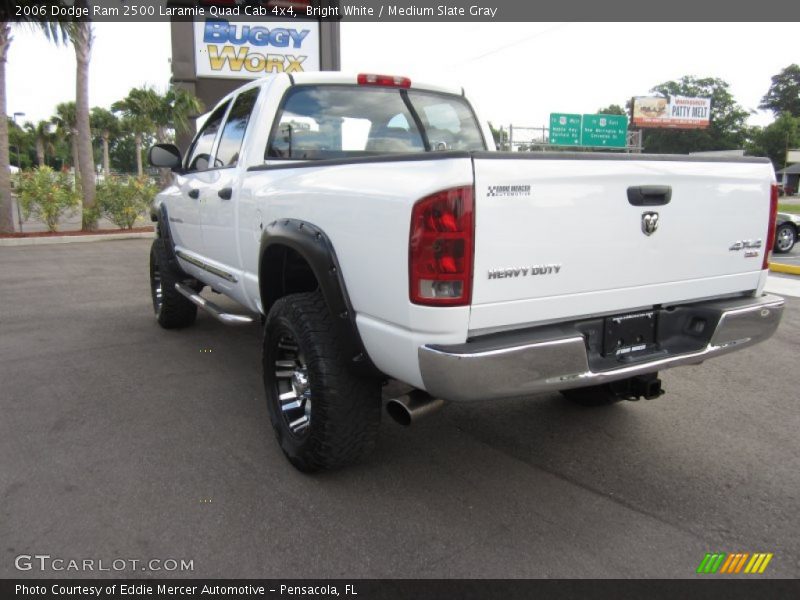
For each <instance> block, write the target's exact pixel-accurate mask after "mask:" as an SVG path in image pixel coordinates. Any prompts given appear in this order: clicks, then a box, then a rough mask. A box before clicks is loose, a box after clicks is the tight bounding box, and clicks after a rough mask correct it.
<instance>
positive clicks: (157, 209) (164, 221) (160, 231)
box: [150, 202, 194, 279]
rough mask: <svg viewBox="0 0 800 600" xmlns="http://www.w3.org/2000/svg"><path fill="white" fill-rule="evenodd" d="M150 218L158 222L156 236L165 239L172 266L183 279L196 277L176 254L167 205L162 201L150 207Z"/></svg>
mask: <svg viewBox="0 0 800 600" xmlns="http://www.w3.org/2000/svg"><path fill="white" fill-rule="evenodd" d="M150 220H151V221H155V223H156V237H158V238H160V239H161V240H163V241H164V245H165V246H166V249H167V255H168V257H169V258H168V262H169V266H170V268H172V269H174V270H175V272H176V273H178V274H179V275H180V278H181V279H194V278H193V277H192V276H191V275H189V274H188V273H186V272H185V271H184V270H183V269H182V268H181V265H180V263H179V262H178V255H177V254H175V240H174V239H173V237H172V232H170V229H169V215H168V214H167V206H166V205H165V204H164V203H163V202H162V203H161V204H159V205H158V206H155V205H153V206H152V207H151V208H150Z"/></svg>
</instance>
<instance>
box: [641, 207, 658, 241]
mask: <svg viewBox="0 0 800 600" xmlns="http://www.w3.org/2000/svg"><path fill="white" fill-rule="evenodd" d="M656 229H658V213H657V212H646V213H642V233H643V234H645V235H653V234H654V233H655V232H656Z"/></svg>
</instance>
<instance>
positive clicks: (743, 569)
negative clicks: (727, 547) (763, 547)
mask: <svg viewBox="0 0 800 600" xmlns="http://www.w3.org/2000/svg"><path fill="white" fill-rule="evenodd" d="M772 557H773V554H772V552H754V553H752V554H751V553H749V552H732V553H726V552H714V553H710V552H709V553H706V555H705V557H704V558H703V560H702V561H701V562H700V566H699V567H697V572H698V573H700V574H702V575H713V574H715V573H720V574H727V575H735V574H737V573H747V574H752V575H755V574H760V573H763V572H764V571H765V570H766V568H767V565H768V564H769V561H771V560H772Z"/></svg>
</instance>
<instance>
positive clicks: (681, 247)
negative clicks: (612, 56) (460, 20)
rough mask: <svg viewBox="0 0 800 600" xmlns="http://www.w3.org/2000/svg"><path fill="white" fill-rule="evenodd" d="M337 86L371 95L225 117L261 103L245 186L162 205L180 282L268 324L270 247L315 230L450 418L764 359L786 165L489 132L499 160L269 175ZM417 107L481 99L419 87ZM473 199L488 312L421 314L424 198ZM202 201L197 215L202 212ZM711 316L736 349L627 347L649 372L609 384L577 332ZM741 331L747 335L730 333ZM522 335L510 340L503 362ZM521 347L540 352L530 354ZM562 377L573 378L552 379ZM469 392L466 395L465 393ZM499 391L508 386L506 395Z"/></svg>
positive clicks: (186, 186) (375, 336) (313, 165)
mask: <svg viewBox="0 0 800 600" xmlns="http://www.w3.org/2000/svg"><path fill="white" fill-rule="evenodd" d="M321 85H322V86H324V85H336V86H357V85H358V79H357V78H356V76H349V75H344V74H340V73H313V74H312V73H309V74H299V75H296V76H295V77H294V78H290V77H289V76H286V75H282V76H277V77H274V78H271V79H268V80H262V81H256V82H253V83H250V84H248V85H246V86H244V87H243V88H241V89H240V90H238V91H237V92H235V93H234V94H232V95H231V96H230V97H229V98H226V99H225V100H224V101H223V102H222V103H221V104H224V103H225V102H227V101H228V100H232V99H234V98H235V97H236V96H237V95H238V94H242V93H244V92H246V91H248V90H252V89H255V90H257V91H258V92H257V93H258V99H257V101H256V102H255V107H254V109H253V112H252V114H251V116H250V119H249V122H248V123H247V128H246V133H245V134H244V138H243V140H242V144H241V150H240V153H239V155H238V164H237V166H235V167H233V168H225V167H217V168H211V169H207V170H198V171H186V170H179V171H178V172H177V173H176V175H175V180H174V185H172V186H170V187H169V188H168V189H166V190H164V191H163V192H162V193H160V194H159V195H158V197H157V199H156V203H155V205H156V211H157V210H158V208H159V207H160V206H166V207H167V208H168V214H169V229H170V235H171V237H172V240H173V243H174V250H175V252H176V255H177V257H178V260H179V263H180V266H181V268H182V269H183V270H184V271H185V272H186V273H187V274H189V275H191V276H192V277H194V278H196V279H197V280H199V281H200V282H202V283H204V284H206V285H208V286H210V287H212V288H213V289H214V290H217V291H219V292H222V293H223V294H225V295H227V296H229V297H230V298H233V299H234V300H236V301H237V302H239V303H240V304H242V305H243V306H244V307H246V308H247V309H248V310H249V311H251V312H253V313H262V314H266V313H267V312H268V309H269V307H266V306H265V305H264V298H263V294H264V282H263V281H260V276H261V275H260V264H261V260H262V250H263V248H262V243H263V236H264V232H265V231H266V229H267V228H269V227H270V225H271V224H274V223H276V222H282V221H285V222H287V223H288V222H289V221H293V222H295V221H296V222H303V223H307V224H312V225H313V227H315V228H316V229H317V230H319V231H320V232H323V233H324V235H325V236H326V237H327V239H328V240H330V243H331V245H332V247H333V249H334V250H335V258H336V261H337V262H338V267H339V269H340V277H341V280H342V283H343V287H344V289H345V290H346V295H347V297H348V299H349V303H350V305H351V308H352V311H353V313H354V315H352V317H353V320H354V323H355V326H356V327H357V334H358V336H359V337H360V340H361V342H362V343H363V347H364V350H365V351H366V354H367V355H368V357H369V359H370V360H371V362H372V363H373V364H374V366H375V367H377V369H378V370H379V371H380V372H381V373H383V374H385V375H386V376H387V377H389V378H394V379H397V380H400V381H402V382H405V383H407V384H409V385H411V386H413V387H415V388H418V389H420V390H427V391H429V392H431V393H432V394H435V395H444V396H445V399H455V400H458V399H464V400H466V399H477V398H490V397H500V396H508V395H516V394H522V393H529V392H532V391H538V390H548V389H562V388H570V387H577V386H581V385H588V384H592V383H597V382H602V381H611V380H614V379H619V378H621V377H625V376H629V375H632V374H636V373H646V372H652V371H656V370H658V369H659V368H665V367H669V366H674V365H678V364H688V363H697V362H700V361H702V360H703V359H704V358H707V357H710V356H713V355H715V354H718V353H721V352H723V351H730V350H731V349H734V348H738V347H743V346H745V345H748V344H750V343H754V342H757V341H761V340H762V339H765V338H766V337H769V335H771V333H772V332H773V331H774V330H775V328H776V327H777V324H778V321H779V320H780V314H781V307H782V301H781V300H780V299H779V298H776V297H774V296H764V295H763V293H762V290H763V286H764V283H765V280H766V275H767V270H766V269H765V260H764V259H765V254H766V253H768V251H769V242H768V239H769V235H770V232H769V228H770V226H771V225H770V218H771V215H770V211H771V210H774V206H772V208H771V201H770V198H771V186H772V185H773V183H774V173H773V169H772V167H771V165H770V163H769V162H768V161H766V160H759V159H740V160H724V159H716V158H704V157H683V156H680V157H678V156H647V155H630V154H610V153H604V154H597V153H591V154H589V153H587V154H578V153H540V154H537V153H526V154H521V153H520V154H516V153H515V154H509V153H498V152H495V151H494V149H493V147H492V146H493V144H492V143H491V140H492V138H491V133H490V131H489V130H488V128H487V127H486V126H483V125H482V126H481V133H482V135H483V137H484V140H485V142H486V147H485V149H484V150H482V151H468V152H465V151H458V150H456V151H449V150H448V151H442V152H435V151H434V152H427V153H424V152H421V153H411V154H409V153H378V154H375V155H370V156H359V157H354V158H350V159H340V160H337V159H332V160H331V159H328V160H319V161H313V160H287V159H286V158H280V159H278V158H270V157H266V158H265V148H266V147H267V145H268V141H269V136H270V135H271V132H273V131H274V122H275V120H276V115H278V113H279V112H280V107H281V103H282V102H283V101H284V98H285V96H286V94H287V92H288V91H289V90H290V89H292V88H294V87H297V86H321ZM408 89H410V90H428V91H432V92H436V93H443V94H450V95H453V96H459V97H460V96H462V95H463V92H462V90H457V89H446V88H441V87H439V86H429V85H419V84H417V83H416V82H412V83H411V84H410V87H409V88H408ZM219 143H220V142H219V140H217V141H216V142H215V143H214V148H215V149H216V148H217V146H218V144H219ZM290 143H291V142H290ZM211 154H212V155H213V154H214V152H213V151H212V152H211ZM642 186H644V188H645V195H646V194H647V193H649V192H648V190H649V191H653V190H655V191H656V196H658V192H659V190H662V191H663V190H664V189H668V190H669V191H670V194H671V198H669V199H666V200H667V201H666V202H664V200H665V198H661V199H660V200H659V198H658V197H656V198H655V201H656V204H655V205H649V204H647V202H649V201H651V200H653V198H645V204H644V205H634V204H632V203H631V201H630V200H629V196H628V194H629V189H630V188H641V187H642ZM458 187H464V188H471V189H472V190H473V194H474V211H473V215H474V237H473V245H474V259H473V266H472V269H471V281H472V283H471V298H469V301H468V302H466V303H464V304H463V305H459V306H427V305H422V304H420V303H417V302H414V301H412V299H411V298H410V290H409V231H410V224H411V219H412V211H413V208H414V206H415V203H417V202H418V201H419V200H420V199H421V198H425V197H426V196H429V195H431V194H434V193H436V192H439V191H441V190H445V189H452V188H458ZM223 189H227V190H230V191H231V194H230V196H229V198H227V199H223V198H221V197H220V196H219V192H220V190H223ZM193 190H196V192H195V194H197V195H198V197H197V198H190V197H189V192H191V191H193ZM646 213H657V216H656V217H646ZM653 218H655V219H657V223H656V224H655V225H656V228H655V230H654V231H651V232H649V233H648V232H646V231H645V229H646V227H647V226H648V225H647V224H646V223H645V221H646V220H648V219H650V220H651V221H652V219H653ZM698 303H701V304H702V303H706V306H707V309H708V310H712V309H713V310H717V312H718V313H719V314H716V316H714V317H712V318H711V319H710V323H711V324H710V326H711V327H716V328H717V330H716V333H714V332H706V333H707V335H706V338H705V343H703V344H702V348H693V349H691V351H685V352H681V351H678V350H676V348H678V347H679V346H680V344H678V346H675V348H673V349H672V350H669V351H667V352H666V353H665V352H664V349H663V348H662V349H661V351H655V350H657V349H656V348H655V347H651V348H649V349H648V350H647V351H645V352H643V353H642V354H641V357H640V358H639V359H637V360H635V361H633V362H630V363H626V362H623V359H624V358H630V356H633V355H634V354H636V353H637V352H639V351H638V350H636V349H635V347H634V349H633V350H631V346H626V348H625V350H626V352H628V351H629V352H628V353H629V354H630V356H628V357H624V356H620V357H618V360H619V361H620V362H619V364H618V365H616V366H614V365H611V366H608V365H605V366H602V368H599V369H595V368H593V367H592V359H591V357H589V358H587V353H588V354H591V348H589V347H588V346H587V344H588V341H587V339H588V338H586V336H583V335H581V334H580V333H576V330H575V329H574V328H573V325H574V324H575V323H578V322H583V321H587V322H588V321H591V320H592V319H597V318H601V319H602V318H603V317H606V316H611V315H626V314H629V313H637V312H640V311H653V310H655V311H661V310H666V309H670V310H672V308H673V307H680V306H684V305H697V304H698ZM708 307H710V308H708ZM731 311H733V312H732V314H731V315H727V313H728V312H731ZM723 313H725V315H727V316H724V317H723V318H720V316H721V315H723ZM736 315H738V317H737V316H736ZM734 322H735V323H737V324H738V325H737V327H739V330H738V334H737V333H736V332H734V333H731V331H730V330H727V331H720V327H721V323H722V324H724V323H728V324H729V325H730V324H731V323H734ZM559 327H560V328H561V329H560V330H559V329H558V328H559ZM565 328H566V329H565ZM556 330H559V331H560V332H561V333H560V334H558V335H556V333H554V332H555V331H556ZM504 335H506V336H511V337H507V341H505V342H504V341H503V336H504ZM521 335H522V336H524V335H529V337H530V339H528V340H527V341H526V340H522V341H520V340H521V338H519V339H517V338H518V337H519V336H521ZM541 335H543V336H544V338H542V339H540V340H539V341H535V340H536V339H537V337H536V336H541ZM587 335H588V334H587ZM737 335H739V337H737ZM513 336H517V338H515V337H513ZM497 340H499V341H497ZM514 340H517V341H514ZM540 342H541V343H544V345H541V343H540ZM473 343H475V344H476V345H475V346H474V348H475V352H474V353H473V352H471V351H470V346H469V344H473ZM487 344H488V345H487ZM534 345H536V348H535V349H533V346H534ZM712 346H713V348H712ZM587 348H588V349H587ZM448 349H452V351H450V350H448ZM534 350H535V351H534ZM606 350H607V349H606ZM650 350H653V351H654V352H653V354H652V356H650V357H649V358H648V352H649V351H650ZM564 352H566V354H567V355H568V356H567V357H566V358H565V355H564ZM605 354H606V355H608V352H606V353H605ZM504 357H507V358H508V359H509V361H508V362H504V361H505V358H504ZM513 357H516V359H515V360H516V361H517V362H516V363H515V364H514V366H513V368H512V367H509V365H511V364H512V362H513V360H512V359H513ZM547 357H550V358H547ZM598 360H600V359H598ZM609 360H613V359H609ZM558 361H560V362H559V364H561V365H563V366H562V367H559V366H558V365H557V364H552V363H554V362H558ZM559 368H561V369H562V371H561V372H560V371H559ZM448 369H449V370H450V371H449V374H448V373H443V372H442V371H443V370H448ZM465 370H466V371H465ZM456 373H457V374H458V377H463V379H464V381H461V382H459V381H454V378H455V377H456V375H455V374H456ZM471 373H472V375H471ZM487 373H490V374H492V373H493V374H495V375H494V377H501V376H502V378H503V379H505V380H507V382H506V383H505V384H500V385H498V384H497V382H495V381H494V380H493V379H494V377H492V376H490V377H488V378H487ZM478 374H480V376H481V377H483V378H484V379H486V383H485V385H482V383H481V381H479V380H477V379H475V377H477V376H478ZM508 380H513V381H514V383H510V382H509V381H508Z"/></svg>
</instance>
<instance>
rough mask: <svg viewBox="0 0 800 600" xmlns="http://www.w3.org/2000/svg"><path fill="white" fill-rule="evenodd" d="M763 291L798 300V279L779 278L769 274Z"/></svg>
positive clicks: (799, 292) (799, 291)
mask: <svg viewBox="0 0 800 600" xmlns="http://www.w3.org/2000/svg"><path fill="white" fill-rule="evenodd" d="M764 289H765V290H766V291H768V292H772V293H773V294H778V295H780V296H795V297H798V298H800V277H791V276H790V277H781V276H780V275H772V274H770V275H769V277H767V284H766V285H765V286H764Z"/></svg>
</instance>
